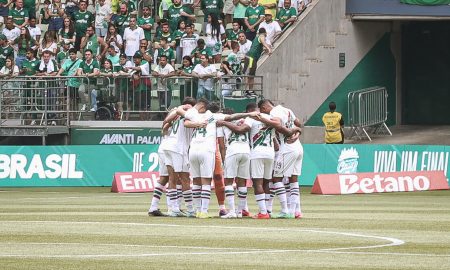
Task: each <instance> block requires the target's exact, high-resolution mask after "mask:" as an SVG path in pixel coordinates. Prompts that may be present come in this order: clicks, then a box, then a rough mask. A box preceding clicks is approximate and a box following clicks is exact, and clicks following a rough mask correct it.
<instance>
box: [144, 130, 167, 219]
mask: <svg viewBox="0 0 450 270" xmlns="http://www.w3.org/2000/svg"><path fill="white" fill-rule="evenodd" d="M166 138H167V136H165V135H163V136H161V143H160V145H159V148H158V160H159V180H158V182H156V184H155V189H154V191H153V197H152V202H151V204H150V208H149V209H148V215H149V216H155V217H164V216H166V215H165V214H164V213H163V212H161V210H160V209H159V201H160V200H161V196H162V194H163V193H164V192H165V189H166V188H165V186H166V185H167V183H168V182H169V172H168V171H167V166H166V163H165V160H166V158H165V155H164V149H165V148H166V141H167V140H166Z"/></svg>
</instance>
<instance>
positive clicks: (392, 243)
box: [1, 221, 405, 251]
mask: <svg viewBox="0 0 450 270" xmlns="http://www.w3.org/2000/svg"><path fill="white" fill-rule="evenodd" d="M1 222H7V223H14V222H15V223H24V222H26V223H58V224H95V225H97V224H111V225H125V226H129V225H131V226H150V227H182V228H204V229H211V228H214V229H236V230H260V231H261V230H262V231H277V232H280V231H285V232H311V233H324V234H334V235H344V236H351V237H359V238H369V239H377V240H383V241H388V242H390V243H388V244H382V245H371V246H357V247H343V248H336V249H326V250H325V251H333V250H350V249H368V248H382V247H391V246H399V245H403V244H404V243H405V242H404V241H403V240H400V239H396V238H391V237H384V236H372V235H363V234H356V233H345V232H334V231H321V230H317V229H297V228H276V227H239V226H217V225H186V224H182V225H180V224H164V223H133V222H96V221H1Z"/></svg>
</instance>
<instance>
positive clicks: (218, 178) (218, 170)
mask: <svg viewBox="0 0 450 270" xmlns="http://www.w3.org/2000/svg"><path fill="white" fill-rule="evenodd" d="M213 180H214V191H215V193H216V197H217V203H218V204H219V216H223V215H226V214H227V211H226V209H225V185H224V182H223V168H222V157H221V156H220V151H219V146H218V144H216V154H215V159H214V174H213Z"/></svg>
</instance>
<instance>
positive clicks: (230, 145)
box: [217, 118, 250, 157]
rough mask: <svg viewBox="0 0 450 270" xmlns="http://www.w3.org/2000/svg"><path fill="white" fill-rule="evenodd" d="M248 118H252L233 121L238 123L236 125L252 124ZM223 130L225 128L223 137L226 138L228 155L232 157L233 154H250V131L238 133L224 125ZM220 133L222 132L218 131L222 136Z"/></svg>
mask: <svg viewBox="0 0 450 270" xmlns="http://www.w3.org/2000/svg"><path fill="white" fill-rule="evenodd" d="M248 119H250V118H246V119H240V120H236V121H233V124H236V125H242V124H246V125H248V126H250V120H248ZM222 130H223V137H224V140H225V145H226V147H227V151H226V157H231V156H232V155H236V154H250V140H249V134H248V132H246V133H244V134H238V133H234V132H232V131H231V130H230V129H229V128H227V127H223V128H222ZM219 133H220V132H219V131H218V135H217V137H221V136H220V135H219Z"/></svg>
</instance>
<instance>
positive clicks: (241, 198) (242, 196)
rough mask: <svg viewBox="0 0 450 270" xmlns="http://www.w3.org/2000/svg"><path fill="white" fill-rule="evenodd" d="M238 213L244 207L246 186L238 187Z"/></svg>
mask: <svg viewBox="0 0 450 270" xmlns="http://www.w3.org/2000/svg"><path fill="white" fill-rule="evenodd" d="M238 197H239V204H238V213H242V210H243V209H244V208H245V204H246V202H247V187H239V188H238Z"/></svg>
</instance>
